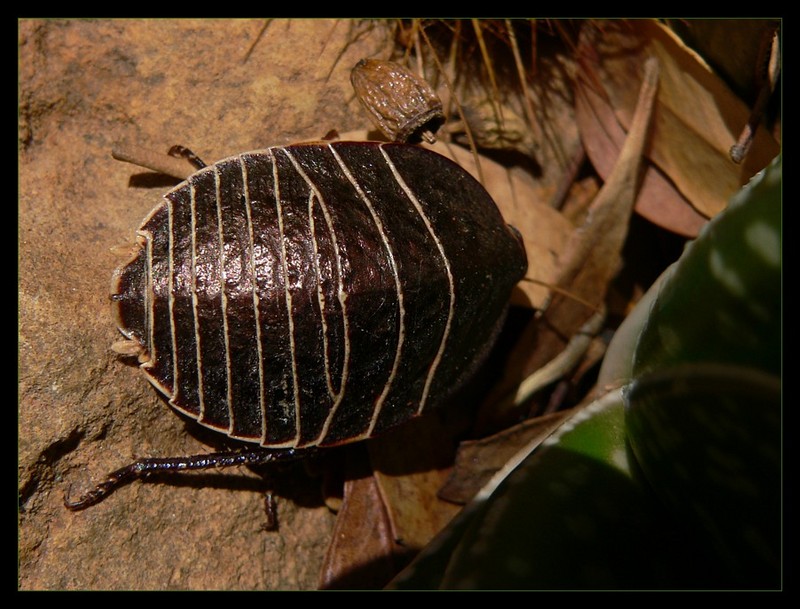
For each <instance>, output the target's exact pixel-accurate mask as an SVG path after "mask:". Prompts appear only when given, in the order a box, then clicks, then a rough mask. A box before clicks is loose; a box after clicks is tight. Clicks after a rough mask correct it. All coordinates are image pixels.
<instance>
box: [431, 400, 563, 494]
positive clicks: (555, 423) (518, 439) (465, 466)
mask: <svg viewBox="0 0 800 609" xmlns="http://www.w3.org/2000/svg"><path fill="white" fill-rule="evenodd" d="M572 414H573V411H572V410H563V411H561V412H555V413H552V414H548V415H544V416H541V417H537V418H535V419H529V420H527V421H523V422H522V423H519V424H518V425H515V426H513V427H509V428H508V429H505V430H503V431H501V432H499V433H497V434H494V435H492V436H488V437H486V438H481V439H480V440H470V441H466V442H462V443H461V444H460V445H459V447H458V453H457V454H456V462H455V465H454V466H453V471H452V472H451V474H450V476H449V477H448V479H447V482H446V483H445V484H444V486H442V488H441V490H440V491H439V497H441V498H442V499H445V500H447V501H452V502H454V503H460V504H465V503H467V502H469V501H470V500H471V499H472V498H473V497H474V496H475V494H476V493H477V492H478V491H479V490H480V489H481V488H483V486H484V485H485V484H486V483H487V482H488V481H489V480H490V479H491V477H492V476H493V475H494V474H495V473H496V472H497V471H499V470H500V469H501V468H502V467H503V466H504V465H505V464H506V463H507V462H508V460H509V459H510V458H511V457H513V456H514V455H515V454H516V453H517V452H518V451H519V450H521V449H522V448H524V447H525V446H528V445H530V444H531V443H532V442H542V441H544V440H545V439H546V438H547V437H548V436H549V435H550V434H551V433H553V432H554V431H555V430H556V429H557V428H558V427H559V426H560V425H561V423H562V422H563V421H564V420H565V419H567V418H569V417H570V416H571V415H572Z"/></svg>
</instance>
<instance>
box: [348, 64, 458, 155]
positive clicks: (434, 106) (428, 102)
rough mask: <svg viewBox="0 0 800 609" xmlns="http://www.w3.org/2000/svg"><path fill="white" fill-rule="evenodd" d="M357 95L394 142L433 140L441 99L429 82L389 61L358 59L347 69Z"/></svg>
mask: <svg viewBox="0 0 800 609" xmlns="http://www.w3.org/2000/svg"><path fill="white" fill-rule="evenodd" d="M350 82H351V83H352V84H353V89H355V92H356V95H357V96H358V99H359V100H360V101H361V104H362V105H363V106H364V108H366V110H367V112H368V113H369V115H370V116H371V117H372V120H373V121H374V122H375V124H376V125H377V126H378V128H379V129H380V130H381V131H382V132H383V133H384V134H385V135H386V136H387V137H388V138H389V139H390V140H393V141H396V142H403V143H406V142H408V143H417V142H419V141H420V140H421V139H424V140H425V141H427V142H429V143H433V142H434V141H436V138H435V137H434V134H435V133H436V130H437V129H438V128H439V127H440V126H441V125H442V123H444V113H443V112H442V101H441V100H440V99H439V97H438V96H437V95H436V93H435V92H434V90H433V89H432V88H431V86H430V85H429V84H428V83H427V82H425V81H424V80H423V79H421V78H420V77H418V76H417V75H415V74H413V73H412V72H410V71H409V70H408V69H406V68H404V67H403V66H401V65H399V64H397V63H394V62H392V61H381V60H378V59H362V60H361V61H359V62H358V63H357V64H356V66H355V67H354V68H353V71H352V72H351V73H350Z"/></svg>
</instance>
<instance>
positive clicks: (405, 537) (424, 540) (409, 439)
mask: <svg viewBox="0 0 800 609" xmlns="http://www.w3.org/2000/svg"><path fill="white" fill-rule="evenodd" d="M450 423H455V421H451V420H448V419H446V418H440V417H439V416H437V415H436V414H435V413H433V414H431V415H430V416H426V417H423V418H421V419H415V420H413V421H411V422H409V423H408V424H406V425H403V426H401V427H398V428H396V429H394V430H392V431H390V432H389V433H387V434H385V435H383V436H381V437H379V438H375V439H374V440H371V441H370V442H369V444H368V449H369V456H370V463H371V465H372V469H373V472H374V476H375V480H376V484H377V487H378V490H379V492H380V496H381V500H382V503H383V506H384V508H385V509H386V512H387V514H388V518H389V522H390V526H391V530H392V534H393V539H394V540H395V541H396V542H397V543H400V544H402V545H403V546H404V547H405V548H408V549H411V550H416V551H418V550H421V549H422V548H424V547H425V546H426V545H427V544H428V542H430V540H431V539H432V538H433V537H434V536H435V535H436V534H437V533H438V532H439V531H441V530H442V529H443V528H444V527H445V526H446V525H447V523H448V522H450V520H451V519H452V518H453V516H455V515H456V513H457V512H458V510H459V508H458V507H457V506H455V505H453V504H451V503H447V502H446V501H442V500H440V499H439V498H438V496H437V494H438V492H439V489H440V488H441V486H442V484H444V482H445V480H446V479H447V476H448V475H449V473H450V467H451V465H452V463H453V456H454V452H455V440H453V439H452V438H453V436H454V435H456V434H457V433H458V430H457V429H455V428H454V427H453V426H451V425H450ZM455 427H459V428H460V423H459V425H456V426H455Z"/></svg>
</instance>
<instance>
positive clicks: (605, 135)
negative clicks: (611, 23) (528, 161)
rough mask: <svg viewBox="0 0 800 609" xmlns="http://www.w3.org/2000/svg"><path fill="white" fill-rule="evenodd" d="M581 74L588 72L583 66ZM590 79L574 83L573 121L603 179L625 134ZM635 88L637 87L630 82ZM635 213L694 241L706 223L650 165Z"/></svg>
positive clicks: (611, 166)
mask: <svg viewBox="0 0 800 609" xmlns="http://www.w3.org/2000/svg"><path fill="white" fill-rule="evenodd" d="M582 69H583V70H587V69H588V68H587V67H586V65H585V64H584V66H583V68H582ZM589 82H592V76H591V75H589V74H585V73H582V74H580V75H579V77H578V78H577V79H576V82H575V119H576V121H577V123H578V129H579V130H580V132H581V139H582V140H583V145H584V148H585V150H586V154H587V156H588V157H589V160H590V161H591V163H592V165H593V166H594V168H595V170H596V171H597V173H598V174H599V175H600V177H602V178H603V179H607V178H608V176H609V174H610V173H611V171H612V169H613V168H614V163H615V161H616V159H617V157H619V152H620V150H621V148H622V145H623V144H624V142H625V130H624V129H623V128H622V125H620V123H619V121H618V120H617V117H616V115H615V114H614V109H613V108H612V107H611V106H610V105H609V103H608V100H607V99H606V98H605V97H604V96H603V95H600V94H599V93H597V91H595V90H594V88H593V87H592V86H591V85H589V84H587V83H589ZM630 86H631V87H634V88H636V87H637V86H638V83H636V82H631V85H630ZM635 209H636V212H637V213H639V214H640V215H641V216H643V217H644V218H647V219H648V220H650V221H651V222H653V223H654V224H656V225H658V226H661V227H662V228H665V229H667V230H670V231H673V232H675V233H678V234H679V235H684V236H686V237H696V236H697V234H698V233H699V232H700V229H701V228H702V227H703V226H704V225H705V224H706V222H707V221H708V219H707V218H705V217H704V216H702V215H701V214H699V213H698V212H697V211H696V210H695V209H694V207H692V206H691V204H690V203H689V202H688V201H687V200H686V198H685V197H684V196H683V195H682V194H681V193H680V192H679V191H678V190H677V189H676V188H675V186H674V185H673V184H672V183H671V182H670V181H669V180H667V179H666V178H665V177H664V174H663V173H661V171H660V170H659V169H658V168H657V167H655V166H654V165H648V166H647V168H646V170H645V173H644V176H643V178H642V185H641V188H640V190H639V194H638V196H637V197H636V206H635Z"/></svg>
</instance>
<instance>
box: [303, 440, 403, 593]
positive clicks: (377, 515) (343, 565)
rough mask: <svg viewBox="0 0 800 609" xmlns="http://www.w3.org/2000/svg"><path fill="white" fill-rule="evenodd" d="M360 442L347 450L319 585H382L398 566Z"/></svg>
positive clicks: (396, 551) (397, 553)
mask: <svg viewBox="0 0 800 609" xmlns="http://www.w3.org/2000/svg"><path fill="white" fill-rule="evenodd" d="M367 463H368V460H367V455H366V451H365V450H363V447H362V446H358V447H354V450H352V451H350V452H349V453H348V464H349V467H348V469H349V471H348V478H347V480H346V481H345V483H344V499H343V502H342V507H341V510H340V511H339V514H338V516H337V518H336V525H335V526H334V529H333V538H332V539H331V543H330V545H329V546H328V552H327V554H326V555H325V561H324V563H323V566H322V570H321V572H320V582H319V588H321V589H346V588H354V587H355V588H361V589H363V588H382V587H383V586H384V585H386V583H387V582H388V581H389V580H390V579H391V578H392V577H394V575H395V574H396V573H397V571H398V570H399V569H400V568H402V563H403V562H404V561H403V560H402V554H403V549H402V548H400V547H398V546H397V544H396V543H395V542H394V539H393V537H392V531H391V526H390V524H389V516H388V514H387V513H386V510H385V509H384V508H383V503H382V501H381V496H380V492H379V491H378V485H377V483H376V481H375V478H374V477H373V476H372V473H371V471H370V470H369V467H368V465H367Z"/></svg>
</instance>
